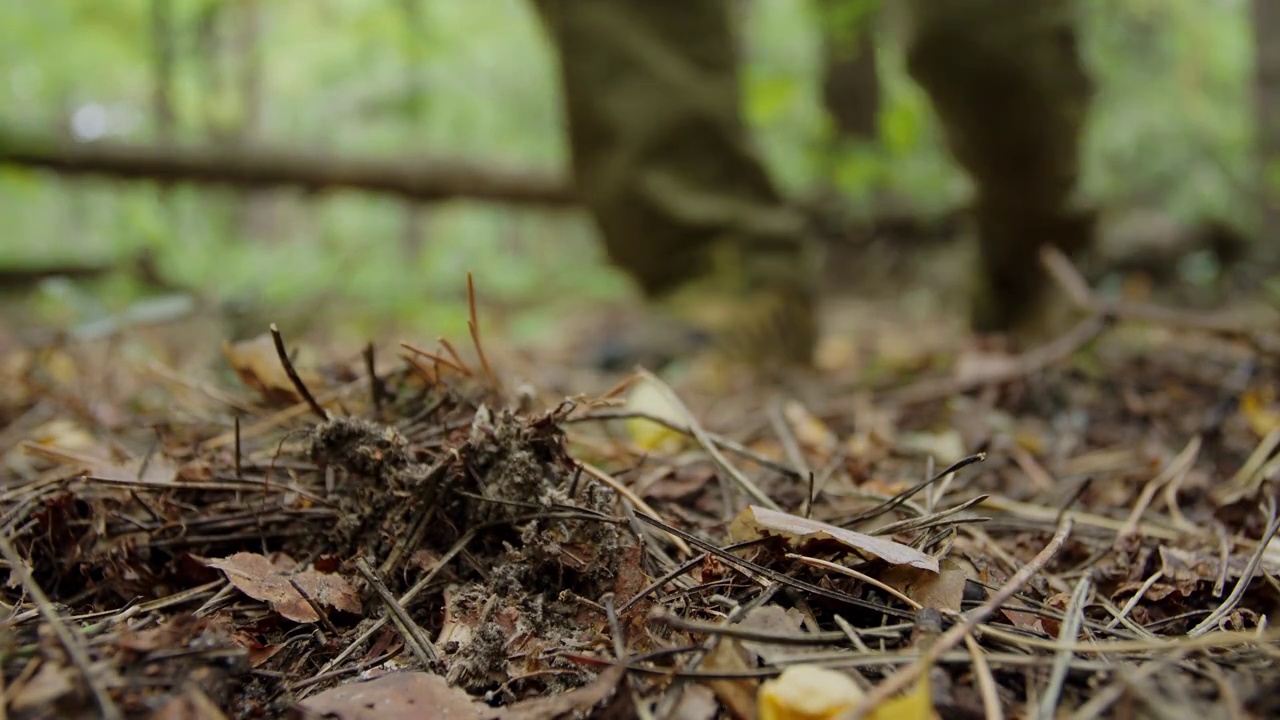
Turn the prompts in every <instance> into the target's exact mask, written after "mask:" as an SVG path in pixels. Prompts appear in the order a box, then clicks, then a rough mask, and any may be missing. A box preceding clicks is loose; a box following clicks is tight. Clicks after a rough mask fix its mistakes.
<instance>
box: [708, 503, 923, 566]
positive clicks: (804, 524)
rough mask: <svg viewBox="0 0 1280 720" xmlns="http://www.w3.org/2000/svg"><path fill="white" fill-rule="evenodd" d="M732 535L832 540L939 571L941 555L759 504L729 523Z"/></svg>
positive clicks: (799, 540)
mask: <svg viewBox="0 0 1280 720" xmlns="http://www.w3.org/2000/svg"><path fill="white" fill-rule="evenodd" d="M729 534H730V536H732V538H733V540H734V542H743V541H746V540H755V539H757V538H760V537H763V536H766V535H772V536H777V537H782V538H784V539H786V540H787V541H788V542H790V543H791V544H792V545H793V546H798V545H802V544H804V543H808V542H814V541H819V540H832V541H835V542H838V543H840V544H841V545H844V546H845V547H848V548H850V549H851V550H857V551H859V552H863V553H866V554H868V555H872V556H875V557H877V558H880V559H881V560H884V561H885V562H887V563H890V564H892V565H910V566H912V567H917V568H920V569H921V570H929V571H931V572H935V573H936V572H938V559H937V558H935V557H933V556H932V555H929V554H928V553H923V552H920V551H919V550H916V549H915V548H912V547H909V546H907V545H903V544H902V543H898V542H894V541H892V540H886V539H884V538H879V537H875V536H873V535H867V534H865V533H860V532H857V531H855V530H848V529H846V528H842V527H837V526H835V525H830V524H827V523H824V522H819V521H817V520H809V519H808V518H802V517H800V516H799V515H791V514H790V513H784V512H778V511H777V510H770V509H768V508H763V507H759V506H756V505H748V506H747V507H746V509H744V510H743V511H742V512H741V513H739V514H738V517H736V518H734V520H733V523H731V524H730V525H729Z"/></svg>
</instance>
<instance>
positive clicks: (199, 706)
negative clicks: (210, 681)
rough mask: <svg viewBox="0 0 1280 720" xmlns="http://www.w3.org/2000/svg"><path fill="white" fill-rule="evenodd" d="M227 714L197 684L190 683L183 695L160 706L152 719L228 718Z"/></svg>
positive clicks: (195, 719)
mask: <svg viewBox="0 0 1280 720" xmlns="http://www.w3.org/2000/svg"><path fill="white" fill-rule="evenodd" d="M226 717H227V716H226V715H225V714H223V712H222V711H221V710H219V709H218V706H217V705H214V704H213V701H212V700H210V699H209V696H208V695H205V694H204V691H202V690H201V689H200V688H198V687H196V686H195V685H188V686H187V687H186V688H185V689H184V690H183V691H182V694H181V695H178V696H176V697H174V698H173V699H171V700H169V702H167V703H165V704H164V705H161V706H160V709H159V710H156V711H155V712H154V713H152V714H151V720H226Z"/></svg>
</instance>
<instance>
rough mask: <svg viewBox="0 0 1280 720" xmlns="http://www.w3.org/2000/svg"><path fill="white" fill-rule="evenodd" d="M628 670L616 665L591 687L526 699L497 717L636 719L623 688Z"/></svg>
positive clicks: (509, 719)
mask: <svg viewBox="0 0 1280 720" xmlns="http://www.w3.org/2000/svg"><path fill="white" fill-rule="evenodd" d="M624 674H625V670H624V669H623V668H622V667H620V666H617V665H615V666H613V667H610V668H609V669H607V670H605V671H604V672H602V673H600V675H599V676H597V677H596V679H595V680H593V681H592V682H591V683H590V684H588V685H585V686H583V687H580V688H578V689H576V690H571V691H569V692H567V693H564V694H563V695H553V696H551V697H534V698H529V699H528V700H522V701H520V702H518V703H516V704H515V705H512V706H511V707H509V708H504V709H503V710H502V712H501V713H500V714H497V715H494V716H493V717H495V718H497V719H498V720H561V718H575V717H582V718H585V717H608V718H617V719H618V720H628V718H631V717H633V716H634V712H633V710H632V707H633V706H632V703H631V699H630V698H629V697H627V696H626V694H625V693H620V692H618V691H619V689H620V688H621V686H622V685H621V684H622V678H623V675H624Z"/></svg>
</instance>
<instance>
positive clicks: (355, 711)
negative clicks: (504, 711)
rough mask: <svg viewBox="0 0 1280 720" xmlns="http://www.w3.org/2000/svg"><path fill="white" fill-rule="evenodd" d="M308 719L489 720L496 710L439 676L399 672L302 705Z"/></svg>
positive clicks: (348, 685) (338, 689)
mask: <svg viewBox="0 0 1280 720" xmlns="http://www.w3.org/2000/svg"><path fill="white" fill-rule="evenodd" d="M298 707H299V709H300V710H301V711H302V713H303V717H304V718H308V719H309V720H312V719H314V720H319V718H341V720H419V718H426V717H432V718H441V719H442V720H444V719H446V718H447V720H488V719H489V718H493V717H494V714H495V712H494V710H493V708H490V707H488V706H486V705H484V704H483V703H481V702H478V701H477V700H476V699H475V698H473V697H471V696H470V695H468V694H467V693H466V692H465V691H464V690H462V689H461V688H456V687H450V686H449V683H447V682H445V679H444V678H443V677H441V676H439V675H433V674H431V673H425V672H397V673H389V674H387V675H383V676H382V677H379V678H377V679H374V680H370V681H368V682H351V683H346V684H345V685H339V686H338V687H335V688H331V689H329V690H326V691H324V692H322V693H320V694H319V695H316V696H315V697H312V698H307V699H306V700H303V701H302V702H301V703H300V704H299V706H298Z"/></svg>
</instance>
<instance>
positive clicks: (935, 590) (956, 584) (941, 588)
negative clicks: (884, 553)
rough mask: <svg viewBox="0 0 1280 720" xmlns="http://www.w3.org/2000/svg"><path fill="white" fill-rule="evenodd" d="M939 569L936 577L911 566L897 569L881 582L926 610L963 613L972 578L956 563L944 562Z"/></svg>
mask: <svg viewBox="0 0 1280 720" xmlns="http://www.w3.org/2000/svg"><path fill="white" fill-rule="evenodd" d="M938 568H939V569H938V572H936V573H932V572H928V571H925V570H921V569H919V568H915V567H911V566H909V565H896V566H894V567H891V568H889V569H887V570H885V571H884V572H883V573H881V574H880V575H879V576H878V579H879V580H880V581H881V582H883V583H885V584H887V585H889V586H890V587H892V588H893V589H895V590H898V591H899V592H901V593H902V594H903V595H906V596H907V597H909V598H911V599H912V600H915V601H916V602H918V603H920V604H921V605H923V606H924V607H927V608H933V609H934V610H950V611H952V612H960V603H961V602H962V601H963V600H964V586H965V583H966V582H968V576H967V574H966V573H965V571H964V568H962V567H961V566H960V565H959V564H957V563H956V562H954V561H952V560H948V559H943V560H942V561H941V562H939V563H938Z"/></svg>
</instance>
